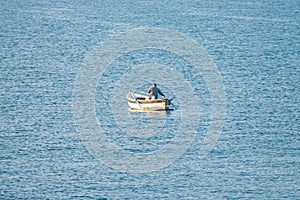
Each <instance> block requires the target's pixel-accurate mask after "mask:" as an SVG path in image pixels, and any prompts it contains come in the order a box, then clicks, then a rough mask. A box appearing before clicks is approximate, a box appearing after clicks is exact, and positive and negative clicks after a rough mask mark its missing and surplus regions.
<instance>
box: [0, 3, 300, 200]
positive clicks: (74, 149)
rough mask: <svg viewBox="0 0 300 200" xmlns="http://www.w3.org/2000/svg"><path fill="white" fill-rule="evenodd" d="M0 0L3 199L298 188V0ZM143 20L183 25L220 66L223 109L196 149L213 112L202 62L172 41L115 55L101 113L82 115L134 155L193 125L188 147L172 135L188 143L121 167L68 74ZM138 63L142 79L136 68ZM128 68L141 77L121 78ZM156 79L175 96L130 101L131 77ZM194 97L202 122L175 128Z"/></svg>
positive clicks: (100, 83) (235, 193) (175, 27)
mask: <svg viewBox="0 0 300 200" xmlns="http://www.w3.org/2000/svg"><path fill="white" fill-rule="evenodd" d="M0 5H1V6H0V7H1V14H0V20H1V22H0V23H1V28H0V38H1V42H0V81H1V86H0V152H1V154H0V161H1V162H0V181H1V184H0V198H1V199H23V198H24V199H243V198H244V199H299V198H300V190H299V180H300V175H299V167H300V164H299V159H300V157H299V155H300V145H299V130H300V126H299V97H300V95H299V78H300V75H299V65H300V62H299V50H300V45H299V41H300V29H299V19H300V18H299V8H300V5H299V2H298V1H295V0H288V1H283V0H279V1H264V0H262V1H247V0H245V1H242V0H236V1H233V0H222V1H195V0H191V1H156V0H155V1H100V0H99V1H96V0H95V1H80V0H75V1H72V2H68V1H44V0H39V1H15V0H9V1H6V0H5V1H2V2H1V3H0ZM147 27H152V28H159V30H162V29H163V30H168V31H170V32H175V33H179V34H181V35H183V36H184V37H185V38H190V39H191V40H193V41H195V42H197V44H198V45H199V46H201V47H202V48H203V49H204V50H205V51H206V52H207V54H208V55H209V57H210V59H211V61H213V63H214V64H215V66H216V67H217V68H216V69H217V72H218V74H219V76H218V77H221V83H222V87H223V89H222V90H220V91H221V92H224V94H225V98H222V99H221V100H222V101H224V102H225V103H226V104H222V105H223V106H225V108H226V113H224V114H225V115H224V118H222V119H220V120H221V121H222V126H221V134H220V135H218V137H217V138H215V139H216V141H214V142H213V144H212V146H211V147H212V149H211V150H210V149H209V151H208V152H207V154H206V155H205V156H201V149H202V147H203V144H204V143H205V138H206V136H207V135H208V131H209V130H210V127H211V126H212V125H213V118H212V107H213V105H214V101H212V98H213V96H214V94H213V93H212V91H213V90H210V88H209V87H210V86H209V85H208V84H207V82H206V80H205V76H204V75H203V74H201V73H198V71H197V69H195V66H193V65H192V63H190V62H188V57H185V56H180V55H178V54H177V55H176V54H174V52H173V53H172V52H170V51H166V50H165V49H158V48H147V49H135V51H132V52H127V53H125V54H122V55H119V56H117V57H115V58H114V62H112V63H109V64H107V67H106V69H105V70H104V71H103V72H101V73H102V76H101V77H100V76H99V77H98V78H99V79H98V80H97V82H96V85H95V91H94V93H91V94H93V95H94V98H92V99H94V103H93V106H94V110H92V111H93V112H94V115H95V121H96V122H97V123H96V125H95V124H94V123H93V124H88V125H91V126H92V125H93V127H96V128H97V129H99V130H101V131H102V135H101V136H102V137H104V136H105V138H108V140H107V141H109V142H111V143H113V144H114V145H115V146H116V147H118V148H119V149H122V150H124V152H128V153H129V154H128V155H132V156H135V155H149V154H151V153H156V152H157V151H159V150H160V149H162V148H163V147H164V146H167V145H169V144H172V142H173V141H174V140H175V139H176V136H178V135H180V134H181V135H183V134H186V138H188V137H189V134H192V133H194V132H192V130H193V131H196V132H195V135H193V137H192V140H189V141H188V142H189V144H188V145H186V146H185V148H184V149H179V147H178V149H175V151H176V150H178V151H180V150H182V152H181V153H180V154H179V155H178V157H176V158H174V159H173V158H172V155H173V153H174V154H175V153H176V152H174V149H173V151H171V154H170V155H164V156H165V157H163V158H165V159H166V160H159V159H157V160H155V162H156V163H153V162H150V163H143V162H142V161H143V160H141V163H143V164H144V165H145V166H142V167H143V168H139V170H140V171H134V169H136V168H130V167H131V166H128V165H127V163H124V165H123V166H122V168H118V167H116V166H121V164H120V163H118V162H119V160H117V159H116V157H110V156H108V155H111V156H118V154H109V153H111V152H110V151H107V150H106V149H105V147H106V146H105V144H103V143H97V142H98V140H95V142H94V143H93V144H90V143H87V142H86V141H85V137H84V136H83V133H82V131H81V129H79V128H78V126H79V125H78V124H79V123H80V120H81V118H83V119H82V120H86V119H88V118H89V117H90V115H86V116H85V115H82V116H81V118H78V119H79V122H78V120H77V118H76V111H77V110H78V108H79V107H77V105H74V96H76V94H74V91H76V89H74V87H76V86H78V85H77V83H78V79H79V78H80V77H79V78H78V73H79V72H80V70H81V69H82V68H84V67H89V64H90V62H93V60H90V59H89V58H94V57H95V56H97V55H95V52H97V49H98V50H99V49H100V50H101V49H103V44H104V43H103V42H105V41H110V38H112V37H114V36H116V35H119V34H122V33H126V32H128V31H129V32H130V31H132V30H141V29H143V28H144V29H145V28H147ZM143 39H145V40H147V38H143ZM167 40H168V39H166V41H167ZM170 41H172V40H170ZM101 45H102V46H101ZM187 48H188V47H187ZM116 49H118V47H116ZM116 49H113V50H112V51H115V50H116ZM90 55H93V56H94V57H93V56H90ZM149 63H150V64H151V65H152V66H157V65H164V66H169V67H170V68H171V69H169V68H166V70H167V69H168V70H170V71H168V73H169V72H174V73H171V74H170V73H169V74H170V76H167V75H166V74H164V75H162V76H161V77H162V78H161V80H159V79H158V80H157V79H155V77H160V76H159V75H160V74H161V73H158V72H157V70H153V71H151V70H150V71H149V70H148V71H147V70H146V71H145V73H146V75H145V73H141V72H142V70H143V69H145V66H147V67H151V65H150V66H149ZM143 67H144V68H143ZM162 68H163V67H162ZM132 70H136V71H132ZM162 72H163V71H162ZM134 75H136V76H135V78H134ZM142 75H143V77H147V78H146V79H145V81H144V82H143V81H141V79H138V77H141V76H142ZM173 75H176V76H177V75H178V78H174V77H175V76H173ZM128 77H129V78H131V79H130V80H131V82H132V83H135V82H134V81H136V83H139V85H136V86H135V87H136V88H130V87H129V86H128V87H126V81H128V79H129V78H128ZM180 77H181V78H182V80H185V81H186V82H187V83H188V84H189V88H191V90H190V92H191V93H189V94H192V95H186V96H184V97H183V96H182V95H178V91H182V90H184V89H186V88H181V87H180V86H178V90H174V89H172V86H173V85H174V84H178V83H181V81H177V80H181V79H179V78H180ZM86 80H87V83H88V80H89V79H88V77H87V79H86ZM137 80H139V81H140V82H138V81H137ZM152 80H155V81H157V84H158V86H159V87H160V88H161V89H162V91H163V92H164V93H165V94H166V96H167V97H170V98H173V104H174V107H175V110H174V111H170V112H169V111H168V112H161V113H140V112H130V111H128V107H127V104H126V99H125V96H124V95H125V94H126V92H127V89H128V90H130V89H136V90H142V91H146V90H147V89H148V87H149V86H150V85H151V84H152ZM179 85H180V84H179ZM130 86H131V87H132V86H133V84H131V85H130ZM82 87H86V86H85V85H84V84H83V85H82ZM124 88H126V90H125V89H124ZM79 89H81V88H80V87H79ZM217 89H220V88H217ZM82 90H83V88H82ZM123 92H124V93H123ZM180 94H182V93H180ZM186 94H188V91H186ZM216 94H217V95H218V94H219V93H216ZM118 95H119V96H118ZM116 96H117V97H118V98H116ZM82 98H85V97H82ZM182 99H185V100H186V101H183V100H182ZM193 99H194V102H196V103H194V106H195V109H194V110H195V111H196V112H197V115H192V117H194V118H195V116H197V117H196V121H195V123H196V125H195V124H193V126H191V129H188V130H191V131H182V132H179V130H182V127H186V128H187V127H188V126H187V125H186V124H188V123H190V122H189V120H186V121H184V116H185V115H184V113H185V107H184V106H185V103H188V102H192V100H193ZM75 102H76V101H75ZM87 106H89V105H87ZM187 108H188V109H190V107H187ZM220 112H222V110H220ZM186 114H187V115H188V114H189V113H186ZM222 116H223V115H222ZM194 118H193V119H194ZM191 121H192V120H191ZM183 122H185V123H186V124H185V123H183ZM193 123H194V122H193ZM94 125H95V126H94ZM87 127H90V126H87ZM183 130H185V129H183ZM92 136H93V135H92ZM183 136H184V135H183ZM96 137H97V138H98V139H99V138H100V139H101V137H100V136H99V135H95V138H96ZM99 141H100V140H99ZM182 141H183V140H181V142H182ZM180 144H184V143H180ZM97 145H98V146H97ZM110 150H111V149H110ZM106 151H107V154H101V156H99V154H98V153H99V152H106ZM112 153H114V152H112ZM105 155H107V157H105ZM168 156H169V157H168ZM119 159H120V160H122V158H121V157H120V158H119ZM170 160H171V161H172V162H170V163H167V162H166V164H165V165H163V166H161V167H159V166H160V165H159V164H161V163H164V161H170ZM152 161H154V160H152ZM114 163H116V165H113V164H114ZM138 164H139V163H137V165H138ZM132 166H133V165H132ZM149 166H151V167H152V168H149ZM133 167H134V166H133ZM143 169H145V171H143Z"/></svg>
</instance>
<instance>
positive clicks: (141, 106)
mask: <svg viewBox="0 0 300 200" xmlns="http://www.w3.org/2000/svg"><path fill="white" fill-rule="evenodd" d="M126 99H127V102H128V105H129V107H130V109H131V110H134V111H145V112H147V111H163V110H173V108H170V106H171V100H170V99H151V98H149V97H148V96H147V95H143V94H139V93H136V92H128V94H127V96H126Z"/></svg>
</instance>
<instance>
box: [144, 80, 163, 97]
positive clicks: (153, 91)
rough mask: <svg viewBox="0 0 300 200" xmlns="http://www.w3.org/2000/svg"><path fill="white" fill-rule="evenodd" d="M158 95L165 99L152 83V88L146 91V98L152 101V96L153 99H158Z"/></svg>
mask: <svg viewBox="0 0 300 200" xmlns="http://www.w3.org/2000/svg"><path fill="white" fill-rule="evenodd" d="M158 94H160V95H161V96H162V97H163V98H165V95H164V94H163V93H162V92H161V91H160V89H158V88H157V87H156V83H153V84H152V86H151V87H150V88H149V90H148V96H149V99H152V97H153V96H154V98H155V99H157V98H158Z"/></svg>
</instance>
